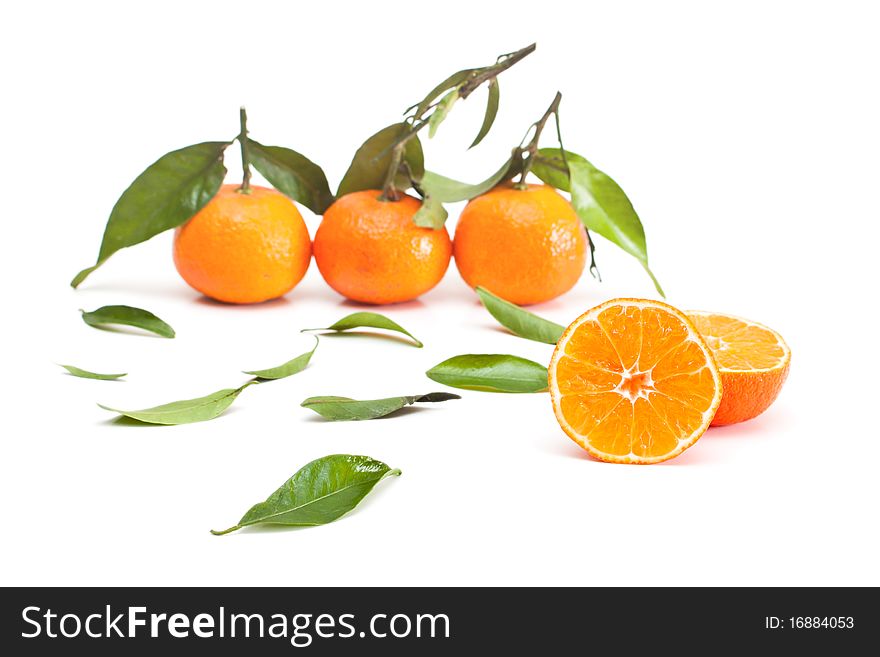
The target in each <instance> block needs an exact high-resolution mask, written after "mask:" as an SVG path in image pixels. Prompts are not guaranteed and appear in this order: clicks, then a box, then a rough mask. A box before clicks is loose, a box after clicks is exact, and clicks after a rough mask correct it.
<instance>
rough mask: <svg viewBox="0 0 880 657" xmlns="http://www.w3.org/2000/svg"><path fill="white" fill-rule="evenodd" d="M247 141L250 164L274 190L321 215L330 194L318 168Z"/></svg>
mask: <svg viewBox="0 0 880 657" xmlns="http://www.w3.org/2000/svg"><path fill="white" fill-rule="evenodd" d="M247 140H248V156H249V157H250V161H251V164H253V165H254V168H256V170H257V171H259V172H260V173H261V174H263V177H264V178H265V179H266V180H268V181H269V183H270V184H271V185H272V186H273V187H275V189H277V190H278V191H280V192H281V193H282V194H284V195H285V196H289V197H290V198H292V199H293V200H294V201H297V202H298V203H302V204H303V205H304V206H306V207H307V208H308V209H309V210H311V211H312V212H314V213H315V214H324V211H325V210H326V209H327V208H329V207H330V205H331V204H332V203H333V194H332V193H331V192H330V186H329V185H328V184H327V176H326V175H324V171H323V170H322V169H321V167H319V166H318V165H317V164H315V163H314V162H312V161H311V160H310V159H308V158H307V157H305V156H304V155H300V154H299V153H297V152H296V151H294V150H291V149H289V148H284V147H282V146H263V144H260V143H259V142H256V141H254V140H253V139H251V138H249V137H248V138H247Z"/></svg>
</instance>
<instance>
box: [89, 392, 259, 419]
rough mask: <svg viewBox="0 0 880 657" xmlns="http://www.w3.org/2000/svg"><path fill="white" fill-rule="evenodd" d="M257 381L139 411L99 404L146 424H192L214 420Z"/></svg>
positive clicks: (107, 409)
mask: <svg viewBox="0 0 880 657" xmlns="http://www.w3.org/2000/svg"><path fill="white" fill-rule="evenodd" d="M255 383H256V381H248V382H247V383H245V384H244V385H243V386H241V387H240V388H225V389H223V390H218V391H217V392H212V393H211V394H210V395H205V396H204V397H197V398H196V399H183V400H181V401H176V402H171V403H170V404H162V405H161V406H154V407H153V408H145V409H142V410H139V411H121V410H119V409H118V408H111V407H109V406H104V405H103V404H98V406H100V407H101V408H103V409H104V410H106V411H112V412H113V413H118V414H119V415H123V416H125V417H128V418H131V419H132V420H137V421H139V422H144V423H146V424H166V425H168V424H190V423H192V422H204V421H206V420H213V419H214V418H215V417H217V416H218V415H220V414H221V413H222V412H223V411H225V410H226V409H227V408H229V407H230V406H231V405H232V402H234V401H235V399H236V397H238V395H239V394H241V391H242V390H244V389H245V388H247V387H248V386H250V385H253V384H255Z"/></svg>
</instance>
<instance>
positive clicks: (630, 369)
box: [549, 299, 721, 464]
mask: <svg viewBox="0 0 880 657" xmlns="http://www.w3.org/2000/svg"><path fill="white" fill-rule="evenodd" d="M549 387H550V397H551V399H552V402H553V411H554V412H555V413H556V418H557V420H558V421H559V424H560V426H561V427H562V429H563V431H565V433H567V434H568V436H569V437H570V438H571V439H572V440H574V441H575V442H576V443H577V444H578V445H580V446H581V447H583V448H584V449H585V450H587V452H589V453H590V455H591V456H593V457H595V458H597V459H599V460H602V461H610V462H613V463H639V464H646V463H659V462H660V461H666V460H667V459H671V458H673V457H675V456H678V455H679V454H681V453H682V452H683V451H684V450H686V449H687V448H688V447H690V446H691V445H693V444H694V443H695V442H697V440H699V438H700V436H702V435H703V433H704V432H705V431H706V429H707V428H708V427H709V424H710V423H711V422H712V418H713V417H714V415H715V411H716V410H717V409H718V406H719V404H720V403H721V375H720V374H719V372H718V367H717V366H716V364H715V359H714V357H713V355H712V351H711V350H710V349H709V347H708V346H707V345H706V342H705V341H704V340H703V338H702V336H701V335H700V334H699V332H698V331H697V329H696V328H695V327H694V325H693V323H691V321H690V320H689V319H688V318H687V316H685V314H684V313H682V312H681V311H680V310H678V309H676V308H673V307H672V306H670V305H668V304H665V303H661V302H659V301H651V300H647V299H613V300H611V301H607V302H605V303H603V304H601V305H599V306H596V307H595V308H593V309H591V310H588V311H587V312H586V313H584V314H583V315H581V316H580V317H578V318H577V319H576V320H575V321H574V322H573V323H572V324H571V325H570V326H569V327H568V328H567V329H566V330H565V333H563V335H562V338H561V339H560V340H559V342H558V343H557V345H556V350H555V351H554V352H553V358H552V360H551V361H550V367H549Z"/></svg>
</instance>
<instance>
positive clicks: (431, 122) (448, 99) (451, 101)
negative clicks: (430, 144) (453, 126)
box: [428, 89, 458, 139]
mask: <svg viewBox="0 0 880 657" xmlns="http://www.w3.org/2000/svg"><path fill="white" fill-rule="evenodd" d="M457 100H458V89H453V90H452V91H450V92H449V93H448V94H446V95H445V96H443V98H442V99H441V100H440V102H439V103H437V107H435V108H434V111H433V112H431V116H430V118H429V119H428V138H429V139H430V138H433V137H434V135H435V134H437V128H439V127H440V124H441V123H443V121H445V120H446V117H447V116H449V112H450V110H451V109H452V106H453V105H455V101H457Z"/></svg>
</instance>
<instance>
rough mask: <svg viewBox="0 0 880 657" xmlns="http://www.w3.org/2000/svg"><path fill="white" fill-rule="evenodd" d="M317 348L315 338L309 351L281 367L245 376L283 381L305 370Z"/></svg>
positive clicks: (256, 371)
mask: <svg viewBox="0 0 880 657" xmlns="http://www.w3.org/2000/svg"><path fill="white" fill-rule="evenodd" d="M317 348H318V338H317V337H316V338H315V346H314V347H312V350H311V351H307V352H306V353H304V354H300V355H299V356H297V357H296V358H294V359H292V360H289V361H287V362H286V363H284V364H283V365H279V366H278V367H270V368H269V369H266V370H253V371H250V372H245V374H250V375H251V376H255V377H257V378H258V379H263V380H265V381H274V380H275V379H283V378H285V377H288V376H292V375H294V374H299V373H300V372H302V371H303V370H304V369H306V367H307V366H308V364H309V361H310V360H312V354H314V353H315V349H317Z"/></svg>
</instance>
